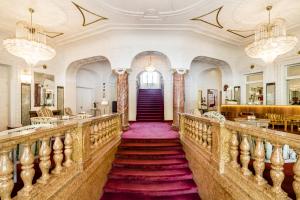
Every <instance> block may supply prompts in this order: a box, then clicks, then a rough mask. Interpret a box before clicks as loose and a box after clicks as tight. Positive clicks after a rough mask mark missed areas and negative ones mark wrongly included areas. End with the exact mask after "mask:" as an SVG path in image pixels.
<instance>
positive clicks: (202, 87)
mask: <svg viewBox="0 0 300 200" xmlns="http://www.w3.org/2000/svg"><path fill="white" fill-rule="evenodd" d="M231 79H232V70H231V68H230V66H229V64H228V63H227V62H225V61H223V60H219V59H215V58H210V57H205V56H198V57H196V58H194V59H193V61H192V63H191V66H190V70H189V72H188V73H187V74H186V81H185V91H186V92H185V97H186V98H185V111H186V112H191V111H193V110H194V109H196V108H198V107H199V104H201V100H200V93H201V92H199V91H202V97H204V98H205V100H206V101H207V90H208V89H212V90H217V96H218V100H219V99H220V98H219V95H220V91H222V89H223V85H225V84H227V85H231V83H232V80H231ZM224 99H225V96H224V95H222V101H224ZM218 105H220V102H218Z"/></svg>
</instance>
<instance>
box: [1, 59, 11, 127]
mask: <svg viewBox="0 0 300 200" xmlns="http://www.w3.org/2000/svg"><path fill="white" fill-rule="evenodd" d="M9 77H10V67H8V66H5V65H1V64H0V83H1V84H0V94H1V100H0V119H1V120H0V131H3V130H6V128H7V126H8V123H9V99H10V83H9Z"/></svg>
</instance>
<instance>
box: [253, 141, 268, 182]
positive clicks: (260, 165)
mask: <svg viewBox="0 0 300 200" xmlns="http://www.w3.org/2000/svg"><path fill="white" fill-rule="evenodd" d="M254 158H255V161H254V163H253V166H254V170H255V177H254V178H255V180H256V182H257V184H258V185H264V184H265V183H266V180H265V179H264V178H263V172H264V170H265V148H264V143H263V141H262V139H261V138H259V137H257V138H256V145H255V150H254Z"/></svg>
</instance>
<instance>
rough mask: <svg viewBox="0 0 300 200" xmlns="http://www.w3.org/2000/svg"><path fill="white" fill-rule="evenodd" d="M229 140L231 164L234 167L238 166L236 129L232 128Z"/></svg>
mask: <svg viewBox="0 0 300 200" xmlns="http://www.w3.org/2000/svg"><path fill="white" fill-rule="evenodd" d="M231 133H232V135H231V140H230V157H231V162H230V164H231V166H232V167H234V168H238V167H240V165H239V164H238V162H237V160H238V156H239V141H238V135H237V131H235V130H233V131H232V132H231Z"/></svg>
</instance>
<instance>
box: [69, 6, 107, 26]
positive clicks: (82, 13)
mask: <svg viewBox="0 0 300 200" xmlns="http://www.w3.org/2000/svg"><path fill="white" fill-rule="evenodd" d="M72 3H73V4H74V6H76V8H77V9H78V10H79V12H80V13H81V15H82V18H83V22H82V26H88V25H91V24H94V23H96V22H99V21H102V20H107V19H108V18H106V17H103V16H101V15H98V14H96V13H94V12H92V11H90V10H87V9H86V8H83V7H82V6H80V5H78V4H76V3H75V2H74V1H72ZM84 11H85V12H88V13H90V14H92V15H94V16H96V17H98V19H96V20H94V21H92V22H88V23H87V22H86V17H85V14H84Z"/></svg>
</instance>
